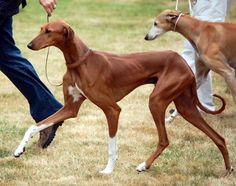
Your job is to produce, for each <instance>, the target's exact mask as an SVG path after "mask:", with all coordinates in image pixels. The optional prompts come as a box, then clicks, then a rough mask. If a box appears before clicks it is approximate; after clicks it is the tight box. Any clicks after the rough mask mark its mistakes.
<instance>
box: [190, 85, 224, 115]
mask: <svg viewBox="0 0 236 186" xmlns="http://www.w3.org/2000/svg"><path fill="white" fill-rule="evenodd" d="M196 87H197V86H196V82H194V83H193V85H192V94H193V96H194V102H195V104H196V105H197V106H198V107H199V108H200V109H201V110H203V111H204V112H206V113H208V114H213V115H215V114H219V113H221V112H222V111H223V110H225V105H226V103H225V100H224V98H223V97H221V96H219V95H217V94H214V95H213V96H214V97H217V98H218V99H220V100H221V102H222V106H221V107H220V108H219V109H218V110H215V111H211V110H208V109H207V108H206V107H204V106H203V105H202V104H201V102H200V101H199V99H198V96H197V88H196Z"/></svg>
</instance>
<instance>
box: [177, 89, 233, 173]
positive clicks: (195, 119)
mask: <svg viewBox="0 0 236 186" xmlns="http://www.w3.org/2000/svg"><path fill="white" fill-rule="evenodd" d="M174 103H175V105H176V108H177V110H178V112H179V114H180V115H181V116H182V117H183V118H184V119H186V120H187V121H188V122H190V123H191V124H193V125H194V126H195V127H197V128H198V129H199V130H201V131H202V132H204V133H205V134H206V135H207V136H208V137H210V138H211V139H212V141H213V142H214V143H215V144H216V146H217V147H218V148H219V150H220V151H221V153H222V155H223V158H224V162H225V167H226V170H227V174H229V173H231V172H232V170H233V168H232V167H231V165H230V161H229V154H228V150H227V147H226V144H225V140H224V138H223V137H222V136H220V135H219V134H218V133H217V132H216V131H215V130H214V129H212V128H211V127H210V126H209V125H208V124H207V123H206V121H205V120H204V119H203V118H202V116H201V114H200V112H199V110H198V109H197V107H196V105H195V103H194V98H193V97H192V93H191V90H190V89H189V90H186V91H184V92H183V93H182V94H181V95H180V96H178V97H177V98H176V99H175V100H174Z"/></svg>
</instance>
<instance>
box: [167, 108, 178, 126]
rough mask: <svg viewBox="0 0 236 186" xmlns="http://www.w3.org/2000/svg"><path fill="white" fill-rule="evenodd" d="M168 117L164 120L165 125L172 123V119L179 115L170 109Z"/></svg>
mask: <svg viewBox="0 0 236 186" xmlns="http://www.w3.org/2000/svg"><path fill="white" fill-rule="evenodd" d="M169 113H170V116H169V117H167V118H165V123H172V122H173V121H174V119H175V118H176V117H177V116H178V115H179V113H178V112H177V110H176V109H170V111H169Z"/></svg>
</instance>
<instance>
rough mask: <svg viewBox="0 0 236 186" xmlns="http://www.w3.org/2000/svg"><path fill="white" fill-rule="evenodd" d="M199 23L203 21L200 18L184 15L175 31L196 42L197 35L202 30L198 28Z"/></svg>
mask: <svg viewBox="0 0 236 186" xmlns="http://www.w3.org/2000/svg"><path fill="white" fill-rule="evenodd" d="M199 24H201V23H200V22H199V21H198V20H196V19H194V18H192V17H190V16H188V15H182V16H181V18H179V20H178V23H177V24H176V25H175V30H173V31H175V32H179V33H180V34H182V35H183V36H184V37H185V38H187V39H188V40H189V41H192V42H194V43H195V41H196V38H197V36H198V35H199V34H200V30H199V29H198V25H199Z"/></svg>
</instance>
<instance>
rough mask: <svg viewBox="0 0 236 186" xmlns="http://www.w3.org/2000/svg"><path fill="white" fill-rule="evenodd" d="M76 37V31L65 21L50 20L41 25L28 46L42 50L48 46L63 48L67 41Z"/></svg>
mask: <svg viewBox="0 0 236 186" xmlns="http://www.w3.org/2000/svg"><path fill="white" fill-rule="evenodd" d="M73 38H74V31H73V30H72V29H71V27H70V26H69V25H68V24H67V23H65V22H64V21H55V22H50V23H48V24H46V25H44V26H42V27H41V31H40V33H39V34H38V36H36V37H35V38H34V39H33V40H32V41H31V42H30V43H29V44H28V45H27V46H28V48H30V49H32V50H40V49H42V48H45V47H48V46H56V47H58V48H61V46H62V45H65V42H66V41H68V40H72V39H73Z"/></svg>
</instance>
